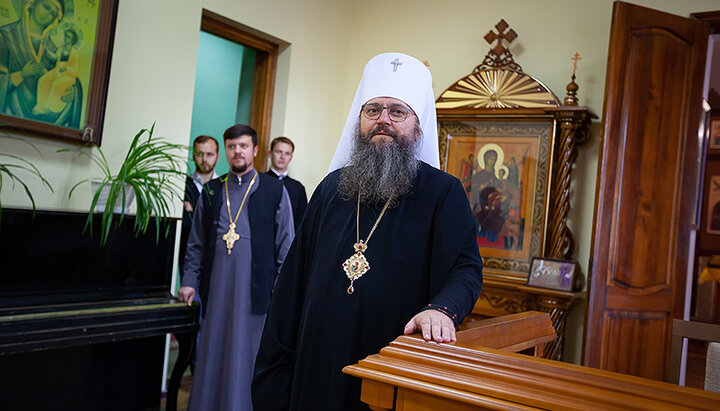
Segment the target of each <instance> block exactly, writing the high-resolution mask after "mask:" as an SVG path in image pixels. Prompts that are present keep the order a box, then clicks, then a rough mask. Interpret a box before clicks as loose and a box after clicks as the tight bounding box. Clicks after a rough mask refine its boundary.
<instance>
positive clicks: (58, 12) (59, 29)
mask: <svg viewBox="0 0 720 411" xmlns="http://www.w3.org/2000/svg"><path fill="white" fill-rule="evenodd" d="M6 3H8V2H7V0H5V1H0V5H4V7H5V8H7V10H8V11H9V10H10V9H9V7H10V6H12V8H13V10H14V12H15V14H16V15H17V16H18V17H17V20H14V21H11V22H10V23H7V24H4V25H2V26H0V113H2V114H8V115H12V116H15V117H22V118H26V119H30V120H37V121H43V122H47V123H52V124H57V125H61V126H65V127H71V128H79V123H80V117H81V111H82V110H81V106H82V100H83V87H82V84H81V82H80V80H79V79H78V71H79V66H80V63H79V59H78V51H77V50H78V48H79V47H80V45H81V44H82V41H83V33H82V30H81V29H80V28H79V27H78V26H77V25H76V24H75V23H74V22H73V14H74V11H75V7H74V1H73V0H25V1H20V0H17V1H13V2H12V4H11V5H8V4H6Z"/></svg>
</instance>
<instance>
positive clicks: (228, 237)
mask: <svg viewBox="0 0 720 411" xmlns="http://www.w3.org/2000/svg"><path fill="white" fill-rule="evenodd" d="M222 239H223V240H225V245H226V246H227V252H228V255H230V253H231V252H232V248H233V246H234V245H235V241H237V240H239V239H240V236H239V235H238V234H237V233H236V232H235V223H230V227H228V232H227V233H225V234H223V236H222Z"/></svg>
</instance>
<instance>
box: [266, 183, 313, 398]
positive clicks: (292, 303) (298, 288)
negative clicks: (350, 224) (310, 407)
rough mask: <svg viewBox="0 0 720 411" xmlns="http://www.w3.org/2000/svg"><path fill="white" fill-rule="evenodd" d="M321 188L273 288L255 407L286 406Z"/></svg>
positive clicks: (310, 261)
mask: <svg viewBox="0 0 720 411" xmlns="http://www.w3.org/2000/svg"><path fill="white" fill-rule="evenodd" d="M321 186H322V185H321ZM321 191H322V190H321V188H318V190H317V191H316V192H315V194H314V195H313V198H312V199H311V201H310V205H309V207H308V210H309V211H308V215H307V216H305V218H304V219H303V220H302V222H301V223H300V226H299V227H298V230H297V234H296V236H295V239H294V241H293V243H292V245H291V246H290V251H288V254H287V257H286V258H285V263H284V264H283V266H282V269H281V270H280V274H279V275H278V278H277V282H276V284H275V288H274V290H273V295H272V300H271V301H270V309H269V311H268V315H267V319H266V320H265V328H264V329H263V334H262V338H261V340H260V349H259V351H258V355H257V358H256V360H255V372H254V377H253V381H252V401H253V407H254V409H255V410H285V409H288V407H289V402H290V390H291V386H292V375H293V368H294V365H295V347H296V344H297V336H298V331H299V330H298V329H299V324H300V316H301V312H302V303H303V299H304V296H305V288H306V284H307V273H306V268H307V267H310V266H311V263H312V252H313V250H314V249H315V238H316V236H315V235H314V234H315V232H316V230H317V228H318V216H319V215H320V213H321V210H320V209H321V199H320V197H321V195H320V192H321Z"/></svg>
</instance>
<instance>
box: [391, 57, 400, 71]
mask: <svg viewBox="0 0 720 411" xmlns="http://www.w3.org/2000/svg"><path fill="white" fill-rule="evenodd" d="M390 64H392V65H393V71H397V68H398V66H402V61H400V59H399V58H397V57H396V58H395V61H391V62H390Z"/></svg>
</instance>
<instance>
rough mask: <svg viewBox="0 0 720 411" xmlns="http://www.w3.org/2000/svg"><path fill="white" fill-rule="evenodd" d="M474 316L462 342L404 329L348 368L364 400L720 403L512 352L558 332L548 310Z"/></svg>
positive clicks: (421, 405) (403, 404) (489, 405)
mask: <svg viewBox="0 0 720 411" xmlns="http://www.w3.org/2000/svg"><path fill="white" fill-rule="evenodd" d="M543 323H544V324H543ZM476 324H478V325H477V326H475V327H473V328H471V329H468V330H464V331H460V332H458V341H457V342H456V343H450V344H438V343H434V342H426V341H424V340H423V339H422V338H419V337H414V336H402V337H398V338H397V339H396V340H395V341H393V342H392V343H390V345H389V346H387V347H385V348H383V349H382V350H380V353H379V354H375V355H370V356H368V357H367V358H365V359H364V360H361V361H360V362H359V363H358V364H355V365H351V366H347V367H345V368H344V369H343V372H345V373H346V374H350V375H353V376H356V377H360V378H362V379H363V382H362V394H361V400H362V401H363V402H365V403H367V404H368V405H370V407H371V408H372V409H375V410H383V409H394V410H441V409H443V410H471V409H472V410H476V409H478V408H485V409H513V410H527V409H559V410H597V409H618V410H620V409H622V410H628V409H688V408H694V409H718V406H719V405H720V395H719V394H716V393H709V392H705V391H701V390H697V389H693V388H686V387H680V386H677V385H673V384H668V383H664V382H659V381H654V380H649V379H645V378H640V377H634V376H629V375H624V374H619V373H614V372H609V371H603V370H598V369H594V368H588V367H583V366H579V365H574V364H566V363H562V362H557V361H552V360H547V359H543V358H534V357H532V356H527V355H522V354H516V353H513V352H511V351H519V350H524V349H526V348H530V347H531V346H532V344H534V343H536V344H535V345H536V346H537V345H540V346H541V345H542V344H544V343H545V342H548V341H546V340H547V339H548V338H550V341H552V338H554V330H553V331H552V335H550V334H549V333H545V335H543V331H542V330H543V329H545V330H549V329H552V324H551V323H550V317H549V316H548V314H546V313H537V312H525V313H520V314H515V315H511V316H505V317H497V318H493V319H490V320H486V321H478V322H477V323H476ZM547 327H549V329H548V328H547ZM483 338H484V339H485V340H484V341H483ZM523 338H524V339H525V340H526V341H527V342H525V343H523V342H522V341H521V340H522V339H523ZM531 341H533V342H531ZM484 344H487V346H486V347H482V345H484ZM488 346H489V347H490V348H488Z"/></svg>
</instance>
